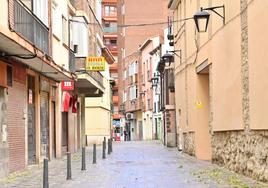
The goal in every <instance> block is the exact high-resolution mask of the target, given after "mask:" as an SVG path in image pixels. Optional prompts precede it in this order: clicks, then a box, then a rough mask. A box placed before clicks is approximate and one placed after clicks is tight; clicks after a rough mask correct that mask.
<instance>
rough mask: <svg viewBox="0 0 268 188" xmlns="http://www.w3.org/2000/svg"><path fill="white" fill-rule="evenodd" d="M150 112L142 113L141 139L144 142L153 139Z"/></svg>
mask: <svg viewBox="0 0 268 188" xmlns="http://www.w3.org/2000/svg"><path fill="white" fill-rule="evenodd" d="M152 116H153V114H152V111H146V112H143V113H142V117H143V139H144V140H152V138H153V129H152V124H153V119H152Z"/></svg>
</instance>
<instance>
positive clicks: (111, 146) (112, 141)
mask: <svg viewBox="0 0 268 188" xmlns="http://www.w3.org/2000/svg"><path fill="white" fill-rule="evenodd" d="M110 142H111V143H110V144H111V146H110V147H111V148H110V149H111V153H112V152H113V139H112V138H111V141H110Z"/></svg>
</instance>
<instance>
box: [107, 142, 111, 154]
mask: <svg viewBox="0 0 268 188" xmlns="http://www.w3.org/2000/svg"><path fill="white" fill-rule="evenodd" d="M110 154H111V141H110V139H108V155H110Z"/></svg>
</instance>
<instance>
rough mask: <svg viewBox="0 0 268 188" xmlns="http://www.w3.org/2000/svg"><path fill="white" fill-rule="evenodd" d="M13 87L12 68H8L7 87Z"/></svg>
mask: <svg viewBox="0 0 268 188" xmlns="http://www.w3.org/2000/svg"><path fill="white" fill-rule="evenodd" d="M12 85H13V72H12V67H11V66H7V86H10V87H12Z"/></svg>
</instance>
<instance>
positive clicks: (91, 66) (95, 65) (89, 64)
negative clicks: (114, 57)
mask: <svg viewBox="0 0 268 188" xmlns="http://www.w3.org/2000/svg"><path fill="white" fill-rule="evenodd" d="M86 70H87V71H104V70H105V58H104V57H87V59H86Z"/></svg>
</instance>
